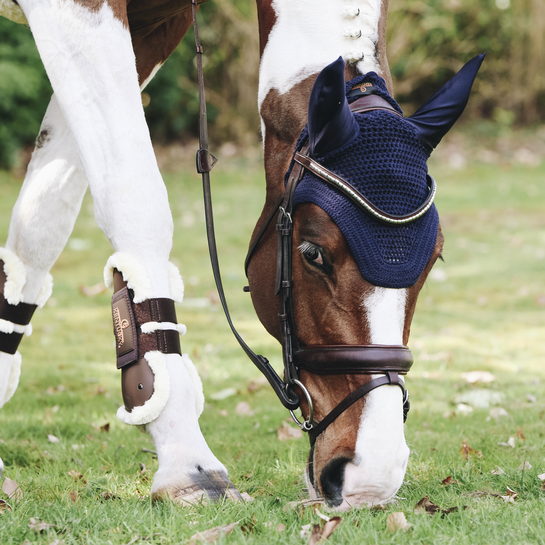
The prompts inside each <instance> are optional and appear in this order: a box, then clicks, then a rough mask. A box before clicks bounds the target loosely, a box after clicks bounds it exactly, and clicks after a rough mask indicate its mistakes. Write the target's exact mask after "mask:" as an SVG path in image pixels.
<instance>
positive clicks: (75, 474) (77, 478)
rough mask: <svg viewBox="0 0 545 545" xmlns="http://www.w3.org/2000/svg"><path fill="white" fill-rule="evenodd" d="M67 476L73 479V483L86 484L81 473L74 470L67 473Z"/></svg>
mask: <svg viewBox="0 0 545 545" xmlns="http://www.w3.org/2000/svg"><path fill="white" fill-rule="evenodd" d="M68 475H70V476H71V477H74V482H76V483H77V482H78V481H81V482H82V483H83V484H87V481H86V480H85V478H84V477H83V475H82V474H81V473H78V472H77V471H76V470H75V469H73V470H72V471H69V472H68Z"/></svg>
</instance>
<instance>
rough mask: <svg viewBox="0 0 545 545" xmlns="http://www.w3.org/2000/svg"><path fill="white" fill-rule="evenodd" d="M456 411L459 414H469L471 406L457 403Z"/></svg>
mask: <svg viewBox="0 0 545 545" xmlns="http://www.w3.org/2000/svg"><path fill="white" fill-rule="evenodd" d="M456 410H457V411H458V412H459V413H461V414H469V413H472V412H473V407H472V406H471V405H466V404H465V403H458V405H456Z"/></svg>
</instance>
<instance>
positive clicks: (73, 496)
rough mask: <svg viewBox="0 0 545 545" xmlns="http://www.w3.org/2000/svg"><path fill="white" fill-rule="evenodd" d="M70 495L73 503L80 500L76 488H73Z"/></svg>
mask: <svg viewBox="0 0 545 545" xmlns="http://www.w3.org/2000/svg"><path fill="white" fill-rule="evenodd" d="M68 497H69V498H70V501H71V502H72V503H76V501H77V500H78V497H79V495H78V493H77V492H76V491H75V490H72V492H70V494H68Z"/></svg>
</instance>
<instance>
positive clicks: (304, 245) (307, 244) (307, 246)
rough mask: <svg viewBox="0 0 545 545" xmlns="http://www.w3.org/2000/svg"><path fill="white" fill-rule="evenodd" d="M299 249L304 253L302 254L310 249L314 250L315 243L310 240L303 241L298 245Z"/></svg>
mask: <svg viewBox="0 0 545 545" xmlns="http://www.w3.org/2000/svg"><path fill="white" fill-rule="evenodd" d="M297 249H298V250H299V251H300V252H301V253H302V254H306V253H307V252H308V251H309V250H313V249H314V245H312V244H311V243H310V242H307V241H305V242H303V243H302V244H301V245H299V246H298V247H297Z"/></svg>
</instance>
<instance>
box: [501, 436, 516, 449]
mask: <svg viewBox="0 0 545 545" xmlns="http://www.w3.org/2000/svg"><path fill="white" fill-rule="evenodd" d="M498 445H499V446H500V447H511V448H515V438H514V437H509V440H508V441H507V443H504V442H503V441H500V442H499V443H498Z"/></svg>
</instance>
